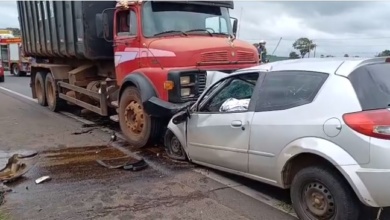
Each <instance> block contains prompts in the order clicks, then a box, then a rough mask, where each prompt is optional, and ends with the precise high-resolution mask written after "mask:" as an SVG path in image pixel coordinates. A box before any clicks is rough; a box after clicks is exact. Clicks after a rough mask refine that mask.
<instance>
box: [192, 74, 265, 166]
mask: <svg viewBox="0 0 390 220" xmlns="http://www.w3.org/2000/svg"><path fill="white" fill-rule="evenodd" d="M259 75H260V74H259V73H250V74H240V75H236V76H232V77H229V78H225V79H223V81H221V82H220V83H217V85H216V84H215V85H213V86H212V87H211V88H210V89H209V90H208V91H207V92H206V93H205V95H204V96H203V98H202V99H201V100H200V101H199V102H198V103H199V104H198V106H196V108H195V110H194V112H193V113H192V114H191V117H190V118H189V119H188V121H187V147H188V152H189V156H190V158H191V159H192V160H193V161H195V162H199V163H203V164H210V165H214V166H218V167H222V168H228V169H232V170H236V171H241V172H247V171H248V147H249V135H250V121H251V119H252V116H253V111H252V110H251V106H253V101H252V100H251V98H252V94H253V91H254V90H255V86H256V85H257V81H258V78H259ZM234 99H236V100H234ZM229 102H230V106H229ZM234 102H242V103H241V104H239V105H237V103H234ZM245 102H246V103H245ZM248 103H249V104H248ZM231 104H233V105H236V107H237V106H241V107H240V108H236V109H234V108H231V107H232V106H233V105H231ZM253 108H254V107H253Z"/></svg>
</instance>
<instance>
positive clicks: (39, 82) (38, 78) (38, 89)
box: [34, 72, 47, 106]
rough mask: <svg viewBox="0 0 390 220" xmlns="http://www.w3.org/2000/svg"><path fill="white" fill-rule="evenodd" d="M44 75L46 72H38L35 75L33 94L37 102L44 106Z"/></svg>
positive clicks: (45, 103)
mask: <svg viewBox="0 0 390 220" xmlns="http://www.w3.org/2000/svg"><path fill="white" fill-rule="evenodd" d="M45 77H46V73H44V72H38V73H37V74H36V75H35V79H34V85H35V94H36V95H37V100H38V103H39V104H40V105H42V106H46V105H47V102H46V92H45Z"/></svg>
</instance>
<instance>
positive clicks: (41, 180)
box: [35, 176, 51, 184]
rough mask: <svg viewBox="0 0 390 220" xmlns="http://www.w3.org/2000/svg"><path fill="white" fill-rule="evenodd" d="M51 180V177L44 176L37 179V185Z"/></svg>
mask: <svg viewBox="0 0 390 220" xmlns="http://www.w3.org/2000/svg"><path fill="white" fill-rule="evenodd" d="M49 180H51V177H50V176H43V177H39V178H38V179H36V180H35V183H36V184H40V183H43V182H46V181H49Z"/></svg>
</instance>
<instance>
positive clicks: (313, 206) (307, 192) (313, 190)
mask: <svg viewBox="0 0 390 220" xmlns="http://www.w3.org/2000/svg"><path fill="white" fill-rule="evenodd" d="M301 206H302V208H303V210H304V211H305V212H306V214H308V215H309V216H312V217H313V218H314V219H330V218H332V217H333V216H334V215H335V213H336V207H335V202H334V198H333V195H332V194H331V192H330V191H329V189H328V188H327V187H325V186H324V185H323V184H321V183H318V182H311V183H309V184H307V185H306V186H305V187H304V188H303V191H302V201H301Z"/></svg>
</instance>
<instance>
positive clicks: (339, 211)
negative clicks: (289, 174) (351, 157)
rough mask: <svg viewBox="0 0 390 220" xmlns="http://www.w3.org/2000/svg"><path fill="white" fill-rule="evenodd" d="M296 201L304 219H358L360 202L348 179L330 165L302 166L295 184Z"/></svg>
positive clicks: (292, 192)
mask: <svg viewBox="0 0 390 220" xmlns="http://www.w3.org/2000/svg"><path fill="white" fill-rule="evenodd" d="M291 200H292V205H293V207H294V209H295V212H296V213H297V215H298V217H299V219H303V220H316V219H323V220H338V219H343V220H355V219H356V220H357V219H358V217H359V208H360V207H359V206H360V203H359V201H358V199H357V197H356V195H355V193H354V192H353V190H352V189H351V187H350V186H349V184H348V182H346V181H345V180H344V178H343V177H342V176H341V175H340V174H338V173H337V171H335V170H331V169H329V168H326V167H308V168H304V169H302V170H300V171H299V172H298V173H297V174H296V175H295V177H294V179H293V182H292V185H291Z"/></svg>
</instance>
